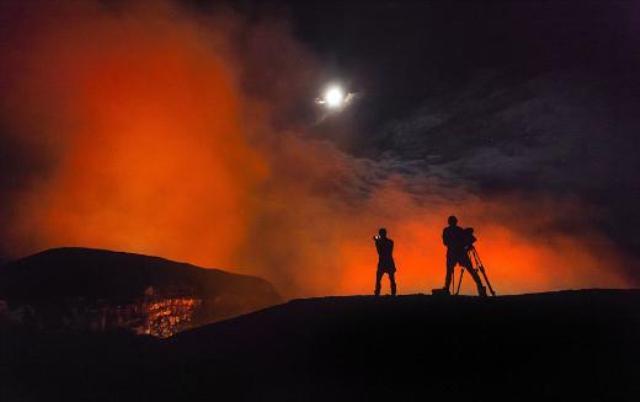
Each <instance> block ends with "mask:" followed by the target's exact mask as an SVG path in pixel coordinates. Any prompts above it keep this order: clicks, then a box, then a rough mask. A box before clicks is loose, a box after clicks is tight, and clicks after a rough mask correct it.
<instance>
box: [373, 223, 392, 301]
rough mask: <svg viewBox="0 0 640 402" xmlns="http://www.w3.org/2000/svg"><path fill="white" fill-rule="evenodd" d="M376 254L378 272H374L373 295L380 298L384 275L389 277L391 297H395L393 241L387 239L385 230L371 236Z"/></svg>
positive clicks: (382, 229)
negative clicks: (374, 285)
mask: <svg viewBox="0 0 640 402" xmlns="http://www.w3.org/2000/svg"><path fill="white" fill-rule="evenodd" d="M373 241H374V242H375V244H376V250H377V252H378V270H377V271H376V289H375V292H374V294H375V295H376V296H380V281H381V280H382V276H383V275H384V274H385V273H386V274H387V275H389V282H390V284H391V295H392V296H395V295H396V278H395V274H396V264H395V262H394V261H393V240H391V239H389V238H388V237H387V229H385V228H381V229H380V230H379V231H378V234H377V235H375V236H373Z"/></svg>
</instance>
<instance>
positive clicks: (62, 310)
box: [0, 248, 280, 336]
mask: <svg viewBox="0 0 640 402" xmlns="http://www.w3.org/2000/svg"><path fill="white" fill-rule="evenodd" d="M0 301H3V302H4V303H3V306H2V307H3V310H4V311H0V313H3V314H1V315H0V318H2V316H4V318H5V321H10V322H11V321H13V322H19V323H21V324H24V325H30V326H33V327H34V329H38V330H69V329H75V330H111V329H115V328H120V329H128V330H133V331H134V332H136V333H146V334H152V335H158V336H168V335H172V334H173V333H175V332H177V331H180V330H182V329H185V328H191V327H196V326H199V325H204V324H208V323H211V322H214V321H216V320H219V319H222V318H228V317H230V316H233V315H239V314H242V313H246V312H249V311H252V310H256V309H260V308H264V307H267V306H271V305H273V304H276V303H279V302H280V297H279V296H278V294H277V293H276V291H275V290H274V289H273V287H272V286H271V284H269V283H268V282H267V281H265V280H263V279H260V278H256V277H250V276H244V275H236V274H231V273H228V272H224V271H221V270H217V269H203V268H200V267H197V266H194V265H190V264H184V263H178V262H174V261H169V260H166V259H163V258H159V257H152V256H146V255H140V254H132V253H122V252H114V251H108V250H97V249H88V248H58V249H51V250H47V251H43V252H41V253H38V254H35V255H32V256H29V257H26V258H22V259H20V260H17V261H14V262H11V263H8V264H6V265H4V266H2V267H0Z"/></svg>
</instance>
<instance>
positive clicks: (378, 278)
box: [373, 270, 383, 296]
mask: <svg viewBox="0 0 640 402" xmlns="http://www.w3.org/2000/svg"><path fill="white" fill-rule="evenodd" d="M382 274H383V272H382V271H381V270H377V271H376V290H375V291H374V292H373V294H375V295H376V296H380V280H382Z"/></svg>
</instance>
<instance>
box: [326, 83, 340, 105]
mask: <svg viewBox="0 0 640 402" xmlns="http://www.w3.org/2000/svg"><path fill="white" fill-rule="evenodd" d="M344 99H345V95H344V91H343V90H342V88H340V87H338V86H332V87H329V88H328V89H327V91H326V92H325V94H324V101H325V103H326V105H327V107H329V108H331V109H336V108H339V107H340V106H342V105H343V103H344Z"/></svg>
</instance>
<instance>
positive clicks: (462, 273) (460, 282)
mask: <svg viewBox="0 0 640 402" xmlns="http://www.w3.org/2000/svg"><path fill="white" fill-rule="evenodd" d="M463 276H464V267H463V268H462V270H461V271H460V279H458V289H457V290H456V296H457V295H459V294H460V286H461V285H462V277H463Z"/></svg>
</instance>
